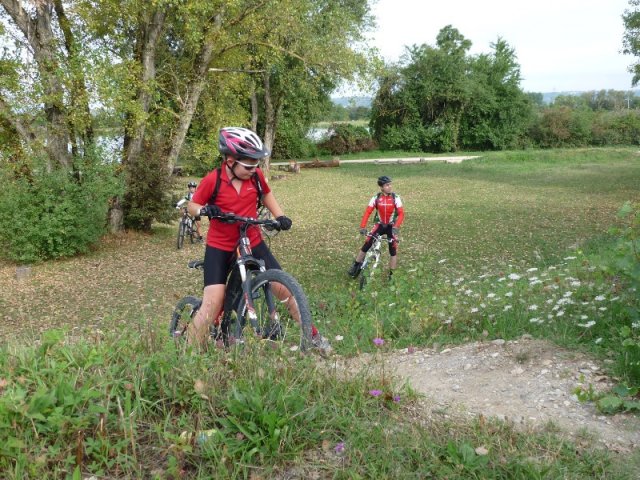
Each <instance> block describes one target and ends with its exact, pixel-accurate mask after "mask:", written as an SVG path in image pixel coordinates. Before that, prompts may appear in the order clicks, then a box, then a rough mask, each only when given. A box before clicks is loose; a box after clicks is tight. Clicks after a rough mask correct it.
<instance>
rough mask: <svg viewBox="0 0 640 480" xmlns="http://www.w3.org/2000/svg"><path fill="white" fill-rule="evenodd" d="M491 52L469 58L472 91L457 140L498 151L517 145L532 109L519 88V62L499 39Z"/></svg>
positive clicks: (472, 145)
mask: <svg viewBox="0 0 640 480" xmlns="http://www.w3.org/2000/svg"><path fill="white" fill-rule="evenodd" d="M491 47H492V49H493V52H492V53H490V54H481V55H479V56H478V57H476V58H475V59H472V61H471V68H470V78H471V80H472V82H471V85H472V86H471V89H472V94H471V98H470V101H469V102H468V105H467V107H466V109H465V111H464V115H463V118H462V127H461V133H460V137H461V139H460V143H461V145H462V146H463V147H464V148H467V149H480V150H488V149H490V150H501V149H506V148H513V147H516V146H518V145H519V144H520V142H521V139H522V137H523V136H524V134H525V132H526V128H527V126H528V124H529V121H530V118H531V115H532V108H531V103H530V102H529V99H528V97H527V95H526V94H525V93H524V92H523V91H522V89H521V88H520V80H521V76H520V65H519V64H518V62H517V58H516V54H515V51H514V49H513V48H511V47H510V46H509V44H508V43H507V42H505V41H504V40H503V39H500V38H499V39H498V41H497V42H496V43H494V44H492V46H491Z"/></svg>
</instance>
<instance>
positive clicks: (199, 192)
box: [191, 169, 218, 205]
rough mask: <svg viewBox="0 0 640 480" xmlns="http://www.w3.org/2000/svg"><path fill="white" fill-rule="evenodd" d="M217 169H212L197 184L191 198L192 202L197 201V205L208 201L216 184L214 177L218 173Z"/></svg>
mask: <svg viewBox="0 0 640 480" xmlns="http://www.w3.org/2000/svg"><path fill="white" fill-rule="evenodd" d="M217 171H218V170H217V169H216V170H213V171H212V172H211V173H209V174H208V175H207V176H206V177H204V178H203V179H202V181H201V182H200V183H199V184H198V188H196V193H194V194H193V198H192V199H191V201H192V202H194V203H197V204H198V205H206V204H207V203H209V199H210V198H211V195H212V194H213V190H214V188H215V186H216V177H217V175H218V173H217Z"/></svg>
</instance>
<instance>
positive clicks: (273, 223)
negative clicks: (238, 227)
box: [212, 212, 280, 230]
mask: <svg viewBox="0 0 640 480" xmlns="http://www.w3.org/2000/svg"><path fill="white" fill-rule="evenodd" d="M212 218H217V219H218V220H222V221H223V222H228V223H235V222H239V223H246V224H247V225H264V226H265V227H266V228H274V229H276V230H280V222H278V221H277V220H271V219H259V218H252V217H242V216H240V215H236V214H235V213H233V212H226V213H222V214H220V215H216V216H214V217H212Z"/></svg>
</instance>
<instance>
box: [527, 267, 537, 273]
mask: <svg viewBox="0 0 640 480" xmlns="http://www.w3.org/2000/svg"><path fill="white" fill-rule="evenodd" d="M537 271H538V269H537V268H535V267H533V268H530V269H528V270H527V272H537Z"/></svg>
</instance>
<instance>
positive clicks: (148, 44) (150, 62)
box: [124, 9, 166, 163]
mask: <svg viewBox="0 0 640 480" xmlns="http://www.w3.org/2000/svg"><path fill="white" fill-rule="evenodd" d="M165 18H166V12H164V11H161V10H159V9H158V10H156V11H154V12H153V16H152V17H151V20H150V21H149V22H147V24H146V25H145V26H144V27H143V33H142V39H141V41H140V44H139V46H138V48H137V50H138V56H139V58H138V59H139V61H140V65H141V66H142V78H141V85H140V88H139V89H138V93H137V99H136V103H137V104H138V105H139V106H140V111H141V112H142V113H141V115H142V117H143V118H142V119H141V120H138V121H137V122H136V123H135V125H134V126H133V127H132V128H131V129H127V130H126V131H125V139H124V163H134V162H136V161H137V160H138V157H139V156H140V151H141V150H142V142H143V141H144V134H145V130H146V126H147V119H146V117H147V115H148V114H149V106H150V104H151V93H152V92H151V91H150V89H149V84H150V83H151V81H152V80H153V79H155V76H156V48H157V46H158V40H159V39H160V34H161V33H162V29H163V28H164V20H165Z"/></svg>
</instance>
